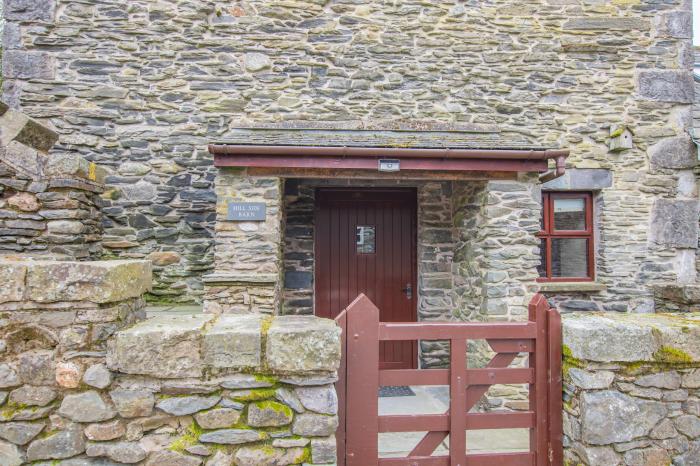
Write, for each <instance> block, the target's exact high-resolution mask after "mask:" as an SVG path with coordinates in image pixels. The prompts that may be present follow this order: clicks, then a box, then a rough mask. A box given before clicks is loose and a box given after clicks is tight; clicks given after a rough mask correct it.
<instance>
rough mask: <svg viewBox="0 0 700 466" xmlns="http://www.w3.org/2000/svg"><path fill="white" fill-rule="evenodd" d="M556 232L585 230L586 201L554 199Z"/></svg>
mask: <svg viewBox="0 0 700 466" xmlns="http://www.w3.org/2000/svg"><path fill="white" fill-rule="evenodd" d="M554 229H555V230H585V229H586V200H585V199H554Z"/></svg>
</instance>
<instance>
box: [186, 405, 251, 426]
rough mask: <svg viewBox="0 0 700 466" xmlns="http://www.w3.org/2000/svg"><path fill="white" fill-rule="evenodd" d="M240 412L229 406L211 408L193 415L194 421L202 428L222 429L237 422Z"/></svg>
mask: <svg viewBox="0 0 700 466" xmlns="http://www.w3.org/2000/svg"><path fill="white" fill-rule="evenodd" d="M240 417H241V412H240V411H238V410H235V409H230V408H219V409H212V410H209V411H203V412H199V413H197V414H195V415H194V419H195V421H197V424H199V425H200V427H202V428H203V429H224V428H226V427H231V426H232V425H233V424H235V423H236V422H238V420H239V419H240Z"/></svg>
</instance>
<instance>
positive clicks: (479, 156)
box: [209, 128, 569, 181]
mask: <svg viewBox="0 0 700 466" xmlns="http://www.w3.org/2000/svg"><path fill="white" fill-rule="evenodd" d="M230 134H231V136H230V137H228V138H227V139H226V140H223V141H221V142H219V143H215V144H211V145H209V152H210V153H212V154H213V155H214V165H215V166H217V167H245V168H249V169H251V170H252V171H253V172H258V173H260V174H263V173H264V174H278V175H279V176H305V175H306V176H314V175H316V176H329V175H338V176H343V175H344V174H345V175H347V174H350V173H361V172H364V173H370V172H374V173H382V172H394V175H396V172H399V173H403V174H406V175H407V176H411V177H412V176H416V175H421V174H427V173H430V174H439V173H443V174H445V175H447V176H450V174H452V175H453V176H454V175H456V174H458V173H461V174H471V175H473V176H476V177H480V178H483V177H491V176H493V175H496V176H497V175H498V174H503V175H505V176H513V174H514V172H534V173H544V175H543V176H542V177H541V178H542V181H548V180H549V179H553V178H556V177H558V176H561V175H563V174H564V168H565V161H566V157H567V156H568V155H569V151H568V150H561V149H551V148H545V147H537V146H534V145H531V144H529V143H528V142H527V141H525V140H522V139H518V140H513V139H511V138H506V139H507V140H506V141H504V140H501V138H498V137H495V138H494V137H493V134H492V133H484V132H467V131H401V130H398V131H367V130H326V129H304V130H300V129H269V128H255V129H236V130H233V131H232V133H230ZM550 159H551V160H554V162H555V169H554V170H552V171H549V172H548V170H549V163H548V161H549V160H550ZM380 162H383V163H380ZM487 173H488V175H487ZM509 173H510V175H508V174H509ZM382 174H385V175H388V174H389V173H382Z"/></svg>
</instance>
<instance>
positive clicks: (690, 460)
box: [674, 440, 700, 466]
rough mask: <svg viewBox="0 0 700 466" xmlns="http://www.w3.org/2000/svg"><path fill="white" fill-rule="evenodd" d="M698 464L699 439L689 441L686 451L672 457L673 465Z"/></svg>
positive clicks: (686, 465)
mask: <svg viewBox="0 0 700 466" xmlns="http://www.w3.org/2000/svg"><path fill="white" fill-rule="evenodd" d="M675 464H677V465H678V466H700V440H696V441H694V442H690V444H689V445H688V449H687V451H685V452H684V453H683V454H681V455H678V456H677V457H676V458H674V466H675Z"/></svg>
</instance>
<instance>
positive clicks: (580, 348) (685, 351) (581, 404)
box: [563, 313, 700, 466]
mask: <svg viewBox="0 0 700 466" xmlns="http://www.w3.org/2000/svg"><path fill="white" fill-rule="evenodd" d="M563 331H564V340H563V342H564V389H565V392H564V447H565V456H566V461H568V463H566V464H583V465H587V466H596V465H600V466H603V465H605V466H647V465H649V466H650V465H661V464H674V465H675V464H678V465H688V466H689V465H694V464H698V461H699V459H700V319H698V317H697V315H694V316H688V315H684V316H680V315H676V316H672V315H664V316H659V315H655V316H645V317H642V316H634V318H629V317H626V316H624V315H620V314H611V313H606V314H596V315H590V314H585V313H573V314H568V315H565V316H564V325H563Z"/></svg>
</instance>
